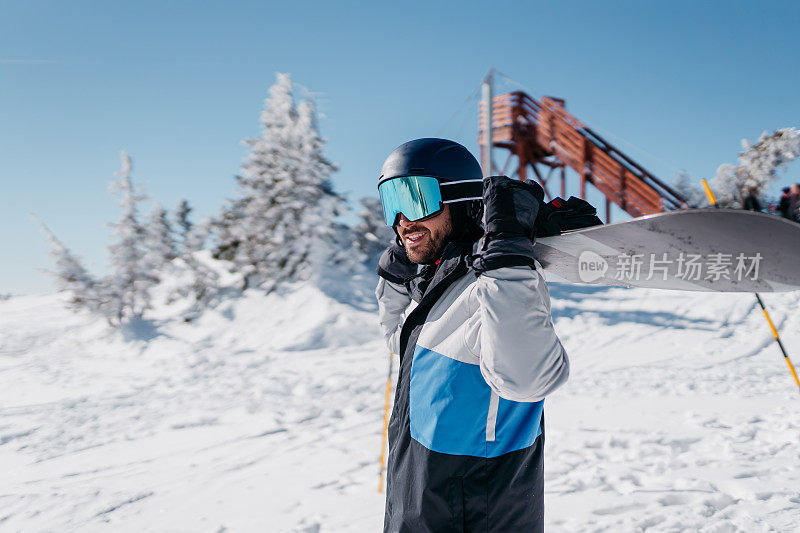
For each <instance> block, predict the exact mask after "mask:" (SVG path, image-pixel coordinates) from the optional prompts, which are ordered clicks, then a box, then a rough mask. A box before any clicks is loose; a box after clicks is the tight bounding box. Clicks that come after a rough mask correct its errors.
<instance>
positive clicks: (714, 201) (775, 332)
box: [702, 180, 800, 389]
mask: <svg viewBox="0 0 800 533" xmlns="http://www.w3.org/2000/svg"><path fill="white" fill-rule="evenodd" d="M702 182H703V189H705V191H706V196H707V197H708V201H709V202H711V205H713V206H714V207H717V199H716V198H715V197H714V193H713V191H712V190H711V187H709V186H708V182H707V181H706V180H702ZM754 294H755V295H756V300H758V305H760V306H761V310H762V311H763V312H764V318H766V319H767V324H768V325H769V329H770V331H772V337H773V338H774V339H775V342H777V343H778V347H779V348H780V349H781V353H782V354H783V359H784V360H785V361H786V364H787V365H788V366H789V372H791V373H792V377H793V378H794V382H795V384H797V387H798V389H800V380H799V379H797V371H796V370H795V369H794V365H793V364H792V360H791V359H789V354H788V353H786V348H784V346H783V342H781V337H780V335H778V328H776V327H775V324H773V323H772V319H771V318H770V316H769V311H767V307H766V306H765V305H764V300H762V299H761V295H760V294H758V293H757V292H756V293H754Z"/></svg>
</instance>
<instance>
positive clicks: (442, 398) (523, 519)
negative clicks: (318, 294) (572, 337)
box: [376, 243, 569, 533]
mask: <svg viewBox="0 0 800 533" xmlns="http://www.w3.org/2000/svg"><path fill="white" fill-rule="evenodd" d="M471 253H472V244H471V243H450V244H449V245H448V246H447V247H446V248H445V251H444V254H443V257H442V259H441V261H440V263H439V265H438V266H437V267H435V268H431V267H428V268H427V269H426V270H424V271H423V274H422V275H420V276H417V277H415V278H412V280H411V281H409V282H407V283H405V284H404V285H400V284H398V283H392V282H390V281H387V280H386V279H383V278H382V279H381V280H380V281H379V283H378V287H377V290H376V296H377V298H378V303H379V310H380V321H381V327H382V329H383V332H384V335H385V338H386V342H387V344H388V346H389V349H390V350H391V351H392V352H394V353H397V354H399V355H400V369H399V375H398V380H397V390H396V394H395V403H394V408H393V411H392V416H391V421H390V423H389V465H388V471H387V490H386V515H385V521H384V531H386V532H392V533H395V532H414V533H425V532H435V533H443V532H451V531H452V532H456V531H486V532H489V531H491V532H495V531H497V532H500V531H502V532H515V531H519V532H523V531H524V532H526V533H529V532H535V531H541V530H542V529H543V520H544V519H543V516H544V509H543V491H544V483H543V479H544V478H543V446H544V421H543V399H544V397H545V395H547V394H549V393H550V392H552V391H554V390H555V389H556V388H558V387H559V386H560V385H562V384H563V383H564V382H565V381H566V380H567V376H568V374H569V362H568V360H567V356H566V353H565V352H564V349H563V347H562V346H561V343H560V341H559V339H558V337H557V336H556V334H555V331H554V329H553V323H552V319H551V317H550V298H549V294H548V291H547V287H546V285H545V283H544V280H543V278H542V276H541V275H540V274H539V272H538V271H537V270H536V269H535V268H531V267H530V266H503V265H502V264H497V265H495V266H496V267H497V268H493V269H492V270H488V271H484V272H481V273H479V274H478V273H476V270H474V269H473V268H472V265H471V262H470V255H471Z"/></svg>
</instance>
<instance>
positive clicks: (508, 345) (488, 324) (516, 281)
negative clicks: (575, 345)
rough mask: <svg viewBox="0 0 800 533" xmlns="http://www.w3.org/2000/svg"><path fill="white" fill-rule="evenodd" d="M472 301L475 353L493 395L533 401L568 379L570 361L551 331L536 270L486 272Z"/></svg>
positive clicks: (547, 302)
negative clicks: (475, 333) (476, 333)
mask: <svg viewBox="0 0 800 533" xmlns="http://www.w3.org/2000/svg"><path fill="white" fill-rule="evenodd" d="M472 299H473V302H471V304H472V305H474V306H476V307H477V309H476V310H475V313H474V314H473V317H475V319H476V320H477V322H478V324H477V328H478V335H477V336H475V337H474V338H475V341H476V342H477V344H478V346H477V347H475V346H473V349H475V352H476V354H477V355H478V357H479V358H480V369H481V374H482V375H483V378H484V379H485V380H486V383H487V384H488V385H489V386H490V387H491V389H492V390H493V391H494V392H496V393H497V394H498V395H499V396H500V397H501V398H505V399H508V400H513V401H516V402H535V401H539V400H541V399H542V398H544V397H545V396H546V395H548V394H550V393H552V392H553V391H555V390H556V389H557V388H559V387H560V386H561V385H563V384H564V383H565V382H566V381H567V378H568V377H569V360H568V359H567V354H566V352H565V351H564V347H563V346H562V345H561V341H560V340H559V339H558V336H556V332H555V330H554V328H553V320H552V317H551V316H550V295H549V292H548V290H547V286H546V285H545V282H544V279H543V278H542V276H541V274H540V273H539V271H538V270H536V269H534V268H530V267H522V266H513V267H503V268H498V269H494V270H488V271H485V272H483V273H481V274H480V275H479V276H478V279H477V282H476V283H475V285H474V289H473V292H472ZM472 305H471V307H472ZM473 309H474V307H473Z"/></svg>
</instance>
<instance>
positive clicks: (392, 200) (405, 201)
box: [378, 176, 483, 226]
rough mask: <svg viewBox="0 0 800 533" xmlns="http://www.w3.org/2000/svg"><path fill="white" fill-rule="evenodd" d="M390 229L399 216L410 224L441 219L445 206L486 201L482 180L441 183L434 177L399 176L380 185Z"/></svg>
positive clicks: (386, 220) (384, 211) (384, 214)
mask: <svg viewBox="0 0 800 533" xmlns="http://www.w3.org/2000/svg"><path fill="white" fill-rule="evenodd" d="M378 192H379V193H380V195H381V203H382V204H383V217H384V221H385V222H386V225H387V226H394V225H395V221H396V220H397V215H399V214H400V213H402V214H403V216H404V217H406V218H407V219H408V220H409V221H410V222H416V221H418V220H423V219H426V218H430V217H432V216H435V215H438V214H439V213H441V211H442V210H443V209H444V204H450V203H453V202H466V201H467V200H481V199H483V180H482V179H471V180H456V181H445V182H442V183H440V182H439V180H438V179H436V178H433V177H431V176H400V177H398V178H389V179H388V180H385V181H383V182H381V183H379V184H378Z"/></svg>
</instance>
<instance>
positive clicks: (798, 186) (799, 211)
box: [787, 183, 800, 222]
mask: <svg viewBox="0 0 800 533" xmlns="http://www.w3.org/2000/svg"><path fill="white" fill-rule="evenodd" d="M787 218H788V219H789V220H794V221H795V222H800V183H794V184H793V185H792V186H791V187H789V216H788V217H787Z"/></svg>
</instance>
